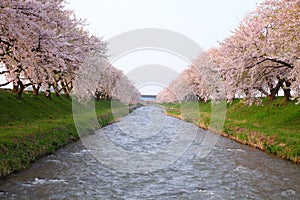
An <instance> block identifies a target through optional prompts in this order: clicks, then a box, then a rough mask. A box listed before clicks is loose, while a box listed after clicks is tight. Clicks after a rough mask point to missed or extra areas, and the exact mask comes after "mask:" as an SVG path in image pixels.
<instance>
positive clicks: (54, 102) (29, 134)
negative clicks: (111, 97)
mask: <svg viewBox="0 0 300 200" xmlns="http://www.w3.org/2000/svg"><path fill="white" fill-rule="evenodd" d="M118 106H119V109H120V111H119V112H118V115H122V114H123V115H125V114H126V113H128V109H126V108H125V107H124V106H123V105H122V104H121V103H118V102H114V107H118ZM95 108H96V109H95V110H96V115H97V118H98V121H99V125H100V126H104V125H107V124H110V123H112V122H114V121H115V120H118V119H115V116H114V115H113V114H112V111H111V101H96V102H95ZM122 109H123V110H122ZM78 139H79V136H78V134H77V131H76V128H75V125H74V120H73V115H72V99H71V98H67V97H65V96H63V95H62V96H60V97H56V96H55V95H52V98H51V99H50V100H49V99H46V98H45V97H44V96H42V95H41V96H34V95H32V94H31V93H30V92H27V93H24V94H23V95H22V99H17V98H16V97H15V95H14V94H13V93H12V91H10V90H2V89H1V90H0V178H1V177H4V176H6V175H8V174H10V173H13V172H18V171H21V170H23V169H26V168H28V166H29V164H30V163H31V162H33V161H35V160H36V159H38V158H40V157H42V156H44V155H46V154H50V153H53V152H54V151H55V150H57V149H58V148H60V147H62V146H64V145H66V144H67V143H69V142H73V141H76V140H78Z"/></svg>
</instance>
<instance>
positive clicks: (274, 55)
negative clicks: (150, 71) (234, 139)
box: [157, 0, 300, 104]
mask: <svg viewBox="0 0 300 200" xmlns="http://www.w3.org/2000/svg"><path fill="white" fill-rule="evenodd" d="M299 13H300V1H298V0H266V1H265V2H263V3H261V4H260V5H258V6H257V8H256V9H255V10H254V11H252V12H250V13H249V14H247V15H246V16H245V17H244V19H243V20H242V22H241V23H240V25H239V26H238V27H237V28H236V29H235V30H234V31H233V33H232V35H231V36H230V37H228V38H226V39H225V40H224V41H222V42H220V45H219V47H217V48H211V49H209V50H208V51H207V52H204V53H202V54H201V55H199V57H198V58H197V59H195V60H194V62H193V64H192V66H190V67H189V68H188V69H186V70H184V71H183V72H182V73H180V75H179V77H178V78H177V79H176V80H174V81H173V82H172V83H171V84H170V85H169V87H168V88H165V89H164V90H163V91H162V92H160V93H159V95H158V98H157V99H158V101H161V102H176V101H186V100H191V99H196V100H204V101H207V100H208V99H218V98H219V97H220V96H224V97H225V98H226V99H227V100H229V101H232V100H233V99H234V98H236V97H244V98H245V100H246V102H247V103H249V104H253V103H257V104H260V103H261V100H260V99H259V98H257V97H260V96H267V97H268V99H269V101H273V100H274V99H275V96H276V94H278V92H279V91H280V90H282V91H283V94H284V97H285V101H289V100H291V99H298V100H299V96H300V75H299V74H300V15H299Z"/></svg>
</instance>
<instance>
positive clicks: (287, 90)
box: [283, 81, 291, 103]
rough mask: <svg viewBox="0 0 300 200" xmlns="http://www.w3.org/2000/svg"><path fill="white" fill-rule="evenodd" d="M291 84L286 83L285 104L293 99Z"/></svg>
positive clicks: (284, 89)
mask: <svg viewBox="0 0 300 200" xmlns="http://www.w3.org/2000/svg"><path fill="white" fill-rule="evenodd" d="M290 86H291V83H290V82H289V81H285V87H283V92H284V102H285V103H287V102H288V101H290V98H291V89H290Z"/></svg>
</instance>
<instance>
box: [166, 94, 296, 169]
mask: <svg viewBox="0 0 300 200" xmlns="http://www.w3.org/2000/svg"><path fill="white" fill-rule="evenodd" d="M263 104H264V105H263V106H255V105H254V106H248V105H246V104H244V103H243V102H242V100H235V101H234V102H233V103H232V104H230V105H229V104H228V105H227V110H226V118H225V124H224V127H223V129H222V131H221V132H220V134H222V135H224V136H228V137H230V138H231V139H234V140H236V141H238V142H241V143H243V144H248V145H250V146H254V147H257V148H259V149H261V150H265V151H267V152H269V153H272V154H275V155H277V156H279V157H281V158H284V159H287V160H291V161H293V162H295V163H300V105H295V102H289V103H287V104H285V103H284V101H283V99H282V98H280V97H279V98H277V99H276V100H275V101H274V102H271V103H269V102H268V101H267V100H266V99H263ZM163 105H164V106H166V108H167V110H166V112H167V114H169V115H173V116H176V117H179V118H182V119H184V120H186V121H192V122H194V123H195V124H197V125H198V126H200V127H202V128H205V129H213V128H212V126H213V125H212V124H210V122H211V103H210V102H208V103H203V102H199V103H196V102H189V103H184V104H181V105H180V104H170V103H169V104H163ZM196 106H199V109H198V117H197V116H196V115H195V111H194V110H193V109H190V110H193V112H191V113H190V114H185V115H184V116H183V115H182V113H181V110H188V109H187V107H190V108H195V107H196ZM199 115H200V116H199Z"/></svg>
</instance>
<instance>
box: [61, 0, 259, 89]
mask: <svg viewBox="0 0 300 200" xmlns="http://www.w3.org/2000/svg"><path fill="white" fill-rule="evenodd" d="M262 1H263V0H86V1H82V0H67V5H66V8H68V9H71V10H74V11H75V14H76V16H77V17H79V18H82V19H86V20H87V23H88V26H87V27H86V29H87V30H88V31H90V32H91V33H92V34H94V35H97V36H99V37H103V39H104V40H106V41H109V40H111V39H114V38H115V37H117V36H118V35H120V34H124V33H126V32H128V31H133V30H136V29H143V28H155V29H164V30H170V31H174V32H176V33H178V34H182V35H184V36H185V37H187V38H189V39H191V40H192V41H194V42H195V43H196V44H198V45H199V46H200V47H201V48H202V49H203V50H208V49H209V48H211V47H217V46H218V42H219V41H222V40H223V39H224V38H226V37H228V36H230V34H231V32H232V31H233V30H234V28H235V27H237V25H238V24H239V23H240V21H241V20H242V19H243V17H244V16H245V15H246V14H247V13H248V12H250V11H251V10H253V9H255V7H256V5H257V4H258V3H261V2H262ZM144 39H145V40H146V39H147V38H144ZM174 42H176V41H174ZM108 48H109V46H108ZM175 53H176V52H175ZM112 64H113V65H114V66H115V67H116V68H118V69H121V70H123V71H124V72H125V74H136V73H133V72H134V71H136V69H137V68H140V67H142V66H151V65H155V66H157V65H160V66H165V68H170V70H173V71H175V72H176V73H177V74H178V73H180V72H181V71H182V70H183V69H184V68H186V67H187V66H188V65H189V64H190V62H189V61H187V60H185V59H182V57H180V56H178V55H175V54H172V53H170V52H166V51H161V50H157V49H150V50H149V49H146V50H145V49H142V50H141V49H140V50H139V51H131V52H127V53H125V54H124V55H122V56H119V58H118V59H115V60H114V61H113V63H112ZM138 71H140V70H138ZM156 72H157V71H156ZM152 76H153V79H154V77H155V76H156V75H155V73H154V72H153V73H152V74H151V73H150V74H149V77H150V78H148V79H149V84H147V83H142V84H141V85H136V87H137V88H138V89H139V90H140V91H141V92H142V93H143V94H156V93H157V92H158V91H159V90H161V89H162V88H163V87H164V86H166V84H167V83H168V81H167V82H166V81H161V82H163V84H162V83H159V81H158V80H156V82H153V81H150V80H151V77H152ZM172 78H173V76H172ZM166 79H168V80H169V81H171V77H168V75H167V74H166ZM131 80H132V81H133V82H136V81H135V80H134V77H131Z"/></svg>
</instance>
